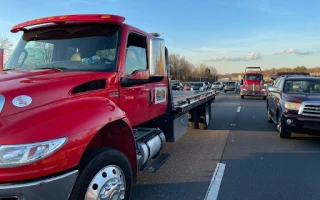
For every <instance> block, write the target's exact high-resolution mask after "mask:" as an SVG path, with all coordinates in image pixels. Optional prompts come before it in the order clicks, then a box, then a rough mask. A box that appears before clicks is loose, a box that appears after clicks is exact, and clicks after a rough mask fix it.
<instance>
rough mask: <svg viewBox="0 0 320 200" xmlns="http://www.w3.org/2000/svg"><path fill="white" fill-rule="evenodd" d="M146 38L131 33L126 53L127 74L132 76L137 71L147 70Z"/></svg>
mask: <svg viewBox="0 0 320 200" xmlns="http://www.w3.org/2000/svg"><path fill="white" fill-rule="evenodd" d="M146 52H147V49H146V38H145V37H143V36H140V35H137V34H133V33H131V34H130V35H129V37H128V44H127V52H126V65H125V66H126V74H127V75H132V74H133V73H134V72H135V71H136V70H139V69H147V54H146Z"/></svg>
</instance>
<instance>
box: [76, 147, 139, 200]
mask: <svg viewBox="0 0 320 200" xmlns="http://www.w3.org/2000/svg"><path fill="white" fill-rule="evenodd" d="M86 157H87V159H86V161H85V162H82V163H81V164H80V165H79V171H80V174H79V177H78V179H77V181H76V183H75V186H74V188H73V191H72V194H71V196H70V200H80V199H81V200H82V199H84V200H100V199H103V200H113V199H116V200H120V199H129V198H130V195H131V190H132V184H133V181H132V180H133V179H132V178H133V177H132V170H131V167H130V163H129V161H128V159H127V158H126V157H125V156H124V155H123V154H122V153H121V152H119V151H116V150H113V149H107V148H99V149H94V150H92V152H91V153H90V155H88V156H86Z"/></svg>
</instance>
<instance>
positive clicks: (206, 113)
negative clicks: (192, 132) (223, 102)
mask: <svg viewBox="0 0 320 200" xmlns="http://www.w3.org/2000/svg"><path fill="white" fill-rule="evenodd" d="M209 124H210V109H209V105H208V103H206V104H205V106H204V107H203V109H202V112H201V114H200V119H199V124H198V125H199V129H202V130H206V129H208V127H209Z"/></svg>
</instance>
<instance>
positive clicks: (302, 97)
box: [284, 94, 320, 103]
mask: <svg viewBox="0 0 320 200" xmlns="http://www.w3.org/2000/svg"><path fill="white" fill-rule="evenodd" d="M284 100H285V101H288V102H295V103H302V102H303V101H320V94H319V95H316V94H284Z"/></svg>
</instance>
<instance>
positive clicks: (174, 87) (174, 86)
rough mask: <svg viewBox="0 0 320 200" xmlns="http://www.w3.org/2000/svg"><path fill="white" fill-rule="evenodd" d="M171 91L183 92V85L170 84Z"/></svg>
mask: <svg viewBox="0 0 320 200" xmlns="http://www.w3.org/2000/svg"><path fill="white" fill-rule="evenodd" d="M172 90H180V91H181V90H183V85H182V83H173V84H172Z"/></svg>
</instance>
